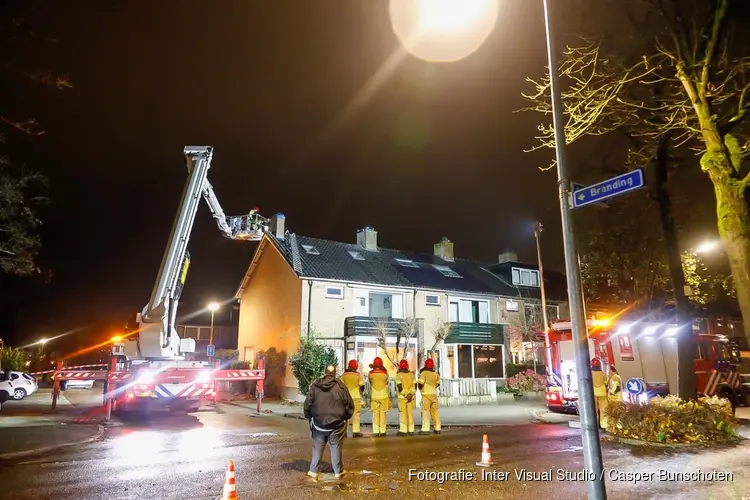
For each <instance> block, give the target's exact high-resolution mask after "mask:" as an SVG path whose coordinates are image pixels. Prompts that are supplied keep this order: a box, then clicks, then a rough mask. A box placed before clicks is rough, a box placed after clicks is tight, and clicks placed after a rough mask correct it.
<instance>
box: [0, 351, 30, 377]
mask: <svg viewBox="0 0 750 500" xmlns="http://www.w3.org/2000/svg"><path fill="white" fill-rule="evenodd" d="M0 362H1V363H2V369H3V370H12V371H17V372H22V371H24V370H25V369H26V353H25V352H24V351H22V350H21V349H14V348H12V347H0Z"/></svg>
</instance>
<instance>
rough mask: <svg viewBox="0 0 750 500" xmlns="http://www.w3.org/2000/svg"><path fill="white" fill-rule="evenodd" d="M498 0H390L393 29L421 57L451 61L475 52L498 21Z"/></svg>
mask: <svg viewBox="0 0 750 500" xmlns="http://www.w3.org/2000/svg"><path fill="white" fill-rule="evenodd" d="M498 2H499V0H391V2H390V7H389V13H390V17H391V24H392V25H393V31H394V33H396V36H397V37H398V39H399V41H400V42H401V44H402V45H403V47H404V49H406V51H407V52H409V53H410V54H412V55H413V56H415V57H418V58H419V59H423V60H425V61H433V62H452V61H458V60H460V59H463V58H465V57H467V56H469V55H471V54H472V53H473V52H475V51H476V50H477V49H478V48H479V47H480V46H481V45H482V43H484V41H485V40H486V39H487V37H488V36H489V34H490V33H492V30H493V29H494V28H495V23H496V22H497V16H498V9H499V3H498Z"/></svg>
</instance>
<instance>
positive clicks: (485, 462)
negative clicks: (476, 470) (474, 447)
mask: <svg viewBox="0 0 750 500" xmlns="http://www.w3.org/2000/svg"><path fill="white" fill-rule="evenodd" d="M492 463H493V462H492V453H490V443H489V441H487V434H485V435H484V437H483V438H482V459H481V460H480V461H479V462H477V465H478V466H480V467H489V466H490V465H492Z"/></svg>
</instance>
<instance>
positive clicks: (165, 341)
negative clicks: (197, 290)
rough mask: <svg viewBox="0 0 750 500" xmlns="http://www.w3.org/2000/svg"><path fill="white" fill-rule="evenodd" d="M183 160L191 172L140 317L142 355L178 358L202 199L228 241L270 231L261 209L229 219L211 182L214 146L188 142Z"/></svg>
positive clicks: (139, 350)
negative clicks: (180, 315)
mask: <svg viewBox="0 0 750 500" xmlns="http://www.w3.org/2000/svg"><path fill="white" fill-rule="evenodd" d="M184 154H185V162H186V165H187V169H188V172H189V177H188V180H187V182H186V184H185V188H184V189H183V192H182V198H181V199H180V205H179V209H178V212H177V216H176V217H175V220H174V223H173V225H172V232H171V233H170V236H169V240H168V242H167V248H166V249H165V250H164V256H163V257H162V261H161V267H160V268H159V274H158V275H157V278H156V283H155V284H154V288H153V291H152V292H151V299H150V300H149V303H148V304H147V305H146V307H144V309H143V311H142V312H141V314H140V315H139V318H138V323H139V334H138V343H137V345H138V353H137V355H138V356H142V357H146V358H161V359H164V358H175V357H178V356H180V353H181V351H183V350H184V351H185V352H191V351H190V350H188V349H181V347H180V338H179V336H178V335H177V331H176V330H175V326H174V325H175V319H176V316H177V303H178V301H179V298H180V294H181V293H182V288H183V286H184V284H185V277H186V275H187V270H188V266H189V264H190V255H189V253H188V250H187V246H188V242H189V241H190V233H191V232H192V229H193V223H194V222H195V215H196V213H197V211H198V204H199V203H200V198H201V197H203V198H205V200H206V203H207V204H208V206H209V208H210V210H211V213H212V215H213V217H214V219H215V220H216V224H217V225H218V226H219V229H220V230H221V232H222V233H223V235H224V236H225V237H227V238H230V239H239V240H249V241H258V240H260V239H261V238H262V237H263V233H264V232H265V231H267V230H268V220H267V219H265V218H264V217H261V216H260V214H258V213H257V210H256V209H254V210H252V211H251V212H250V213H249V214H248V215H243V216H232V217H227V216H226V215H224V210H223V209H222V208H221V205H220V204H219V200H218V199H217V198H216V194H215V193H214V190H213V187H212V186H211V184H210V183H209V182H208V180H207V177H208V170H209V168H211V159H212V157H213V148H212V147H211V146H186V147H185V150H184Z"/></svg>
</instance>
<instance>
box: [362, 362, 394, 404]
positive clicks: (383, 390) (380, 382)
mask: <svg viewBox="0 0 750 500" xmlns="http://www.w3.org/2000/svg"><path fill="white" fill-rule="evenodd" d="M367 378H368V379H369V380H370V399H380V400H382V399H389V395H388V371H387V370H386V369H385V368H373V369H372V370H370V373H369V374H368V375H367Z"/></svg>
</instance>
